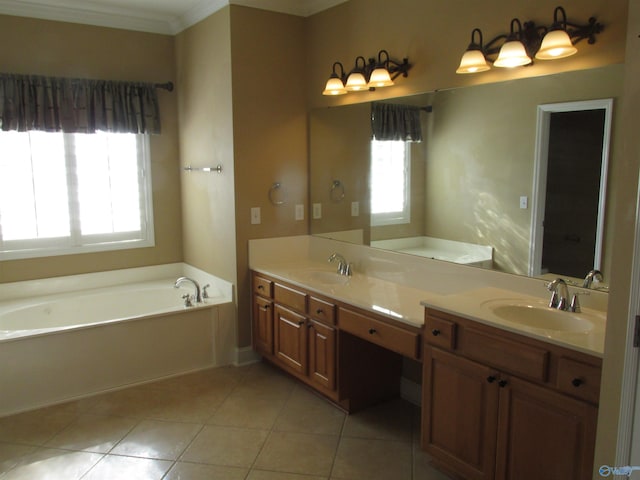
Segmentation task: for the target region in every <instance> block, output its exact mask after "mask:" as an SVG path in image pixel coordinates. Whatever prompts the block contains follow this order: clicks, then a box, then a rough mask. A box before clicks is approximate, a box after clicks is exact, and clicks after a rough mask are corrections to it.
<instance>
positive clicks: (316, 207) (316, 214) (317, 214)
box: [313, 203, 322, 220]
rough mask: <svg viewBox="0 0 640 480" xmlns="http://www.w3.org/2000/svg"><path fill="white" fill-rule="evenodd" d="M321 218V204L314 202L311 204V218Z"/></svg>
mask: <svg viewBox="0 0 640 480" xmlns="http://www.w3.org/2000/svg"><path fill="white" fill-rule="evenodd" d="M321 218H322V204H321V203H314V204H313V219H314V220H319V219H321Z"/></svg>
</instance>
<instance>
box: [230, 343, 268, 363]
mask: <svg viewBox="0 0 640 480" xmlns="http://www.w3.org/2000/svg"><path fill="white" fill-rule="evenodd" d="M261 358H262V357H260V355H259V354H258V353H256V351H255V350H254V349H253V347H240V348H236V353H235V360H234V362H233V364H234V365H235V366H236V367H240V366H242V365H250V364H252V363H256V362H259V361H260V359H261Z"/></svg>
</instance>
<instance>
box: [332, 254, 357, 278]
mask: <svg viewBox="0 0 640 480" xmlns="http://www.w3.org/2000/svg"><path fill="white" fill-rule="evenodd" d="M334 260H338V274H339V275H347V276H349V277H350V276H351V273H352V272H351V264H350V263H347V261H346V260H345V258H344V257H343V256H342V255H340V254H339V253H332V254H331V256H330V257H329V263H331V262H333V261H334Z"/></svg>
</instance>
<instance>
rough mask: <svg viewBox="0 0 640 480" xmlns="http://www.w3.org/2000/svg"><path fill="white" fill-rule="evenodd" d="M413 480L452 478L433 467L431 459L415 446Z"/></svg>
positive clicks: (444, 479) (446, 479)
mask: <svg viewBox="0 0 640 480" xmlns="http://www.w3.org/2000/svg"><path fill="white" fill-rule="evenodd" d="M413 478H415V479H420V480H450V477H448V476H447V475H445V474H444V473H442V472H441V471H440V470H438V469H436V468H435V467H433V466H432V465H431V457H430V456H429V455H428V454H427V453H426V452H423V451H422V450H421V449H420V445H414V452H413Z"/></svg>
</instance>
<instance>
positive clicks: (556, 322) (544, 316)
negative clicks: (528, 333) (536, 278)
mask: <svg viewBox="0 0 640 480" xmlns="http://www.w3.org/2000/svg"><path fill="white" fill-rule="evenodd" d="M486 306H487V308H489V310H491V312H492V313H493V314H494V315H496V316H497V317H500V318H501V319H502V320H506V321H507V322H509V323H517V324H519V325H523V326H527V327H531V328H536V329H541V330H555V331H559V332H573V333H581V332H582V333H586V332H589V331H591V330H592V329H593V327H594V324H593V323H592V322H591V321H590V320H589V315H588V314H582V313H574V312H566V311H562V310H556V309H554V308H549V307H547V306H542V305H533V304H526V303H490V302H489V303H488V304H487V305H486Z"/></svg>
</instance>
